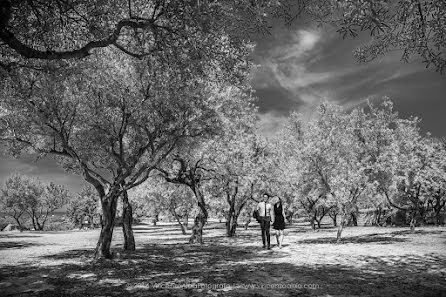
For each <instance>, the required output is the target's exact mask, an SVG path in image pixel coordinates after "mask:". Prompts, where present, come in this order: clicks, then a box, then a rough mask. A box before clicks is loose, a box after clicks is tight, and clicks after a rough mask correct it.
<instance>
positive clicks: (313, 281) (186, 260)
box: [0, 244, 446, 297]
mask: <svg viewBox="0 0 446 297" xmlns="http://www.w3.org/2000/svg"><path fill="white" fill-rule="evenodd" d="M92 253H93V250H74V251H68V252H63V253H59V254H54V255H50V256H45V257H44V258H45V259H54V260H61V259H63V260H76V261H74V262H73V261H72V262H70V263H64V264H61V265H51V266H41V265H35V266H34V265H17V266H4V267H1V268H0V290H1V291H2V295H3V296H12V295H21V296H205V295H209V296H240V295H242V296H314V295H355V296H356V295H367V296H406V297H412V296H442V294H444V293H445V292H446V280H445V278H444V267H446V259H444V257H440V256H439V255H435V254H429V255H424V256H409V257H370V256H364V257H359V258H358V259H357V260H358V261H355V262H357V263H352V265H351V266H348V265H340V264H324V265H294V264H292V263H288V262H286V261H284V262H283V263H277V262H274V261H275V260H277V259H279V260H280V258H283V257H288V256H289V255H287V253H280V252H275V253H274V252H273V253H269V252H265V251H262V249H260V248H257V247H252V248H249V249H246V247H234V246H231V245H211V244H208V245H206V244H205V245H185V244H176V245H162V244H150V245H145V246H143V247H142V248H141V249H138V250H137V251H135V252H133V253H125V252H122V253H121V254H120V255H119V256H118V257H117V258H116V259H114V260H106V261H101V262H96V263H92V262H90V261H87V260H85V259H88V258H90V257H91V256H92ZM90 259H91V258H90ZM358 263H359V264H358ZM442 269H443V270H442ZM6 276H8V277H7V279H6ZM5 283H8V284H9V285H7V286H5V285H4V284H5ZM2 286H3V287H2ZM157 286H158V287H157ZM200 286H201V287H200ZM262 286H263V287H262ZM443 296H444V295H443Z"/></svg>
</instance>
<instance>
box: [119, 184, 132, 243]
mask: <svg viewBox="0 0 446 297" xmlns="http://www.w3.org/2000/svg"><path fill="white" fill-rule="evenodd" d="M132 223H133V210H132V205H131V204H130V202H129V196H128V194H127V191H124V192H123V193H122V232H123V233H124V250H126V251H134V250H135V237H134V236H133V229H132Z"/></svg>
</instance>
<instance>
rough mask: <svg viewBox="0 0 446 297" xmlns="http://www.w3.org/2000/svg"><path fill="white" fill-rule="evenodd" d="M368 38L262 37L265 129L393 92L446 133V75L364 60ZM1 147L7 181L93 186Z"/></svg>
mask: <svg viewBox="0 0 446 297" xmlns="http://www.w3.org/2000/svg"><path fill="white" fill-rule="evenodd" d="M367 38H368V37H367V36H363V37H360V38H356V39H346V40H343V39H342V37H341V36H340V35H339V34H338V33H336V32H335V31H334V30H333V29H330V28H318V27H313V26H296V27H294V28H282V27H276V28H275V29H273V30H272V31H271V34H270V35H265V36H260V37H258V38H256V39H257V40H256V47H255V49H254V52H253V61H254V63H255V64H256V67H255V69H253V71H252V73H251V85H252V87H253V88H254V89H255V90H256V96H257V97H258V102H257V103H258V106H259V119H260V127H261V128H260V130H261V132H262V133H263V134H264V135H266V136H269V135H272V134H274V133H275V132H276V131H278V130H279V129H280V125H281V124H282V123H284V121H285V120H286V117H287V116H288V115H289V114H290V113H291V112H293V111H297V112H300V113H303V114H307V115H308V116H311V114H312V112H313V111H314V109H315V107H316V106H317V105H318V104H319V103H321V102H323V101H330V102H334V103H337V104H340V105H342V106H345V107H354V106H358V105H361V104H364V103H365V102H366V100H370V101H372V102H379V101H380V100H383V97H384V96H388V97H389V98H390V99H391V100H392V101H393V102H394V107H395V109H396V110H397V111H398V112H399V114H400V116H401V117H409V116H417V117H420V118H421V119H422V122H421V127H422V129H423V130H424V131H426V132H427V131H429V132H431V133H432V134H433V135H434V136H437V137H443V136H444V137H446V116H444V112H445V111H446V75H443V76H441V75H440V74H439V73H436V72H435V71H434V70H433V69H426V68H425V65H424V64H422V63H421V62H420V61H419V60H418V61H417V60H415V61H413V62H412V63H410V64H405V63H403V62H401V61H400V58H401V52H394V53H392V54H391V55H387V56H385V57H383V58H379V59H377V60H375V61H373V62H370V63H368V64H358V63H356V61H355V59H354V57H353V50H354V49H355V47H356V46H358V45H359V44H360V43H362V42H365V41H366V40H367ZM2 151H3V150H2V149H1V147H0V187H3V184H4V181H5V179H6V178H7V177H8V176H9V175H10V174H12V173H14V172H20V173H22V174H26V175H30V176H34V177H39V178H40V179H41V180H43V181H53V182H55V183H57V184H64V185H66V186H67V187H68V189H69V190H70V191H71V192H72V193H73V194H74V193H75V192H77V191H79V190H80V188H81V187H82V186H83V185H85V184H86V183H85V182H84V181H83V180H82V178H80V177H78V176H74V175H72V174H68V173H65V172H64V171H63V170H61V169H60V168H59V167H58V166H57V164H56V163H55V162H54V161H52V160H51V159H43V160H40V161H38V162H34V158H32V157H31V156H27V157H21V158H20V159H14V158H12V157H10V156H6V155H5V154H3V153H2Z"/></svg>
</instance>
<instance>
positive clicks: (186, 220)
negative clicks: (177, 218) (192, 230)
mask: <svg viewBox="0 0 446 297" xmlns="http://www.w3.org/2000/svg"><path fill="white" fill-rule="evenodd" d="M188 225H189V214H188V213H186V214H185V215H184V216H183V226H184V227H185V228H186V229H187V226H188Z"/></svg>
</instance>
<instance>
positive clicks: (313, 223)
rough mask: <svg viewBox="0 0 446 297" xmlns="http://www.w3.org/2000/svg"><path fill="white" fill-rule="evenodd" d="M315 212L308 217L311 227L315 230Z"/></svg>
mask: <svg viewBox="0 0 446 297" xmlns="http://www.w3.org/2000/svg"><path fill="white" fill-rule="evenodd" d="M315 221H316V214H314V215H312V216H311V217H310V225H311V229H313V230H316V223H315Z"/></svg>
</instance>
